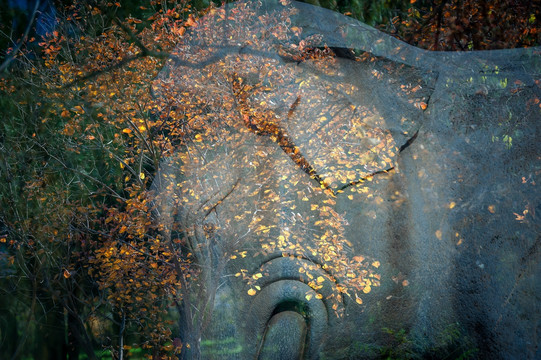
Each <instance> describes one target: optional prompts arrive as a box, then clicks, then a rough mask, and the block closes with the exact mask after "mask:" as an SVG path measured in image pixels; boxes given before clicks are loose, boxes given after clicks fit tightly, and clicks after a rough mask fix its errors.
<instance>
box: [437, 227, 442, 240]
mask: <svg viewBox="0 0 541 360" xmlns="http://www.w3.org/2000/svg"><path fill="white" fill-rule="evenodd" d="M436 237H437V238H438V240H441V230H439V229H438V230H436Z"/></svg>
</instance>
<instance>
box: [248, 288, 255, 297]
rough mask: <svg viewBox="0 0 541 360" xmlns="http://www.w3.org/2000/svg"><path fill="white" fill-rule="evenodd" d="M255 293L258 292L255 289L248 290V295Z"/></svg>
mask: <svg viewBox="0 0 541 360" xmlns="http://www.w3.org/2000/svg"><path fill="white" fill-rule="evenodd" d="M255 293H256V291H255V289H252V288H250V290H248V295H250V296H254V295H255Z"/></svg>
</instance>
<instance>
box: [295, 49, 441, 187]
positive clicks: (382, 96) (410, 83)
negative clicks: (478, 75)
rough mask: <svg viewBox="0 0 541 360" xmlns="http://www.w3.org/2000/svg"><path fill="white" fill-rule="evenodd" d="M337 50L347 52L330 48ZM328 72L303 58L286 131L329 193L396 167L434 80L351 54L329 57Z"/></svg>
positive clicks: (403, 66)
mask: <svg viewBox="0 0 541 360" xmlns="http://www.w3.org/2000/svg"><path fill="white" fill-rule="evenodd" d="M334 52H335V53H338V54H341V52H349V53H351V54H353V52H352V51H351V50H348V49H342V50H338V51H337V50H336V49H335V50H334ZM328 61H329V62H330V63H333V67H334V70H333V73H332V75H330V74H329V70H328V68H327V69H321V64H317V63H315V62H310V61H306V62H303V63H301V64H299V65H298V66H300V67H304V68H305V71H302V72H298V73H299V74H300V78H298V79H296V80H295V81H296V82H297V83H299V84H302V86H300V89H299V96H298V98H297V100H296V103H295V104H294V106H293V105H292V106H291V109H290V111H289V114H288V116H287V120H286V121H285V128H286V130H287V133H288V134H289V136H290V137H291V139H292V141H293V142H294V143H295V145H296V147H297V148H298V149H299V152H300V154H302V155H303V156H304V158H305V159H306V161H307V162H308V163H309V164H310V165H311V166H312V168H313V169H314V171H315V172H316V173H317V174H318V176H319V177H320V178H321V181H322V183H323V184H324V185H325V187H329V188H331V189H332V190H333V191H334V192H336V191H338V190H340V189H343V188H345V187H347V186H349V185H351V184H353V183H357V182H360V181H362V180H363V179H365V178H368V177H371V176H373V175H374V174H377V173H380V172H384V171H387V170H389V169H392V168H394V167H395V166H396V157H397V156H398V154H399V153H400V151H402V150H403V149H405V148H406V147H407V146H408V145H409V144H410V143H411V142H412V141H413V139H414V138H415V136H416V135H417V132H418V130H419V128H420V127H421V125H422V123H423V118H424V112H425V111H427V108H428V103H429V99H430V95H431V93H432V90H433V82H434V79H435V76H433V74H432V73H431V72H430V71H425V70H422V69H419V68H416V67H413V66H409V65H406V64H403V63H399V62H395V61H391V60H389V59H385V58H382V57H376V56H373V55H371V54H369V53H364V54H360V55H359V54H356V56H355V58H354V59H349V58H335V59H329V60H328Z"/></svg>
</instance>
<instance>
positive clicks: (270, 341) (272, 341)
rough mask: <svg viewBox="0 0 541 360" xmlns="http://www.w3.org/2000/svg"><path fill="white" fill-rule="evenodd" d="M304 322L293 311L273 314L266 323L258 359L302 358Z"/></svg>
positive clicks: (300, 316) (289, 359) (295, 359)
mask: <svg viewBox="0 0 541 360" xmlns="http://www.w3.org/2000/svg"><path fill="white" fill-rule="evenodd" d="M305 338H306V322H305V321H304V318H303V317H302V315H300V314H299V313H297V312H295V311H282V312H279V313H278V314H276V315H274V316H273V317H272V318H271V319H270V321H269V324H268V325H267V329H266V331H265V335H264V337H263V346H262V348H261V350H260V352H259V356H258V359H261V360H270V359H283V360H297V359H302V358H303V353H304V343H305Z"/></svg>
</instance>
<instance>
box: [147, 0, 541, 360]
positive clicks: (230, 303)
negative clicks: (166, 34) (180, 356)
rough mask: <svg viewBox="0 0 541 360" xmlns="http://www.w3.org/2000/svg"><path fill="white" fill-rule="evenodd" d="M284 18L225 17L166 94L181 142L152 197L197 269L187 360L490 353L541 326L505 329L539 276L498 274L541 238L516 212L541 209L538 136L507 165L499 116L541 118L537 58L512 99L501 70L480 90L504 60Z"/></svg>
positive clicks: (172, 74) (309, 13)
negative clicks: (531, 184)
mask: <svg viewBox="0 0 541 360" xmlns="http://www.w3.org/2000/svg"><path fill="white" fill-rule="evenodd" d="M272 4H273V5H265V6H263V5H261V4H259V3H257V2H241V3H237V4H235V5H233V6H230V7H227V8H222V9H213V10H211V11H210V13H209V14H207V15H206V16H205V17H204V18H203V19H202V20H201V21H200V22H199V23H198V24H197V27H194V28H193V29H192V30H191V32H190V33H189V35H188V36H187V37H186V40H185V41H184V42H183V43H182V44H181V45H179V46H178V47H177V48H176V49H175V51H174V52H173V54H172V56H171V59H170V60H169V61H168V63H167V65H166V66H165V68H164V70H163V71H162V72H161V74H160V76H159V78H158V79H157V81H156V84H155V86H154V90H155V92H156V96H159V97H160V98H162V99H163V108H162V112H163V113H165V114H167V116H169V117H170V118H171V119H170V121H172V122H176V124H178V126H177V127H173V128H174V131H172V133H171V134H166V136H170V137H171V138H174V139H176V140H175V141H173V143H174V144H173V145H172V146H171V151H170V154H169V156H168V158H167V159H166V160H164V162H163V164H162V169H161V173H160V177H159V178H158V179H157V180H156V188H157V189H158V190H159V191H160V192H162V193H165V194H168V196H167V198H168V201H165V202H164V204H163V206H162V207H161V208H160V213H161V215H162V216H163V217H164V219H166V223H167V224H168V231H169V235H170V236H171V238H170V240H171V241H172V243H175V244H176V246H177V251H178V252H179V253H181V254H182V256H185V257H188V258H189V259H190V261H191V262H192V264H193V267H194V269H196V270H195V271H194V272H193V273H192V274H191V275H193V276H191V277H193V280H190V279H187V281H186V284H184V287H185V289H184V290H185V296H184V303H185V306H184V310H183V311H182V317H183V319H184V320H185V321H184V323H183V324H184V325H181V326H182V327H183V329H184V330H183V331H184V335H183V338H184V341H185V342H186V343H189V344H190V347H191V349H192V350H190V351H192V353H191V355H192V356H199V355H200V356H202V357H203V358H238V359H246V358H254V357H260V358H280V359H283V358H287V357H286V356H289V357H290V358H300V357H302V358H307V359H308V358H310V359H311V358H318V357H320V356H321V354H325V355H324V357H325V358H359V357H361V358H370V357H377V356H382V355H386V354H387V355H389V354H391V355H392V354H395V355H396V356H402V355H404V356H405V354H410V355H412V356H413V355H414V354H417V355H419V356H420V355H423V354H424V355H431V354H432V355H433V354H436V353H438V352H439V353H440V354H446V353H449V354H453V352H455V354H458V355H462V354H466V353H468V352H469V351H472V352H473V351H481V352H486V353H489V352H490V351H492V350H490V346H487V347H485V348H484V347H483V345H480V341H481V340H480V339H482V338H483V337H486V338H489V339H491V340H490V341H494V342H495V343H502V344H503V343H504V342H506V341H508V338H509V337H506V336H503V335H502V333H503V327H504V326H505V327H507V326H509V324H510V323H511V324H512V326H514V327H515V329H517V331H524V332H527V331H529V330H532V329H533V328H535V324H534V323H532V322H528V321H518V320H517V321H516V322H513V320H511V319H512V316H513V314H516V313H522V312H525V311H529V310H530V309H531V306H532V302H531V301H533V300H530V298H529V297H527V296H526V295H518V294H517V295H516V296H517V298H519V299H520V304H515V305H508V304H506V303H505V300H506V298H505V296H504V295H505V294H507V295H509V298H511V297H512V296H513V293H512V292H506V291H505V289H507V288H508V287H509V286H513V285H512V283H513V282H514V281H515V280H517V279H516V276H518V274H526V273H519V272H518V271H519V270H518V268H514V265H511V262H512V261H514V258H513V259H508V260H504V258H505V256H507V255H506V254H507V251H512V252H514V253H516V254H517V255H516V257H519V256H521V254H522V253H521V252H520V251H521V250H523V249H524V250H526V249H527V248H529V247H531V246H534V247H536V246H537V247H538V243H539V240H535V239H534V238H533V237H531V233H532V232H534V233H535V227H534V225H531V224H530V225H528V224H519V223H518V222H516V221H515V218H514V217H513V216H512V213H513V209H515V208H514V207H511V205H510V204H509V203H506V202H505V201H504V200H506V199H510V198H513V201H515V203H516V204H517V206H519V204H522V203H521V201H526V199H530V200H532V201H533V202H534V203H533V205H531V206H537V205H538V204H539V201H538V200H539V199H538V192H537V191H535V190H533V188H527V187H525V188H524V189H526V190H524V189H523V188H521V189H520V192H519V193H517V191H518V187H520V186H521V181H519V179H521V178H522V177H523V176H524V177H527V176H528V175H529V176H535V175H534V174H537V173H535V171H539V158H536V156H535V155H533V154H532V152H531V151H533V150H528V149H527V148H524V147H525V146H526V147H527V146H534V147H535V148H537V149H538V148H539V147H538V145H536V142H535V141H533V137H532V136H533V135H535V134H537V133H538V130H537V129H538V128H539V125H538V124H537V125H535V130H534V129H533V128H522V127H521V129H520V131H521V135H520V136H521V137H520V139H521V140H520V141H522V145H520V144H516V142H515V143H514V145H513V146H515V147H511V146H503V147H497V145H494V144H495V142H494V136H497V137H498V139H500V140H498V141H501V142H504V141H506V140H505V138H504V135H502V134H503V132H504V130H503V129H500V128H498V125H496V124H497V121H495V120H494V119H493V118H492V115H494V116H500V115H501V114H498V112H499V111H500V110H502V111H503V109H504V108H503V107H505V110H506V111H507V110H508V114H511V115H505V116H506V117H508V118H509V119H511V117H513V116H515V117H516V116H520V117H522V120H520V121H523V122H524V123H526V122H532V123H533V119H534V118H535V117H536V116H537V117H538V116H539V108H535V106H536V105H535V104H533V105H532V106H531V107H528V106H527V104H528V101H534V102H535V100H533V99H534V98H536V96H537V97H538V96H539V95H538V94H539V83H538V82H537V83H536V82H535V81H536V78H535V77H536V76H537V79H539V65H538V64H536V62H535V61H534V60H532V59H534V58H533V57H531V54H532V51H530V52H528V51H526V50H525V51H522V52H520V50H519V51H517V52H509V54H507V55H508V57H507V60H505V61H507V63H509V64H514V67H513V68H509V69H507V70H506V71H507V73H505V75H504V76H507V77H513V80H517V81H520V84H519V83H517V84H518V85H517V87H516V88H517V89H518V90H517V92H518V94H516V95H514V96H515V97H514V98H513V97H512V96H511V95H509V98H508V97H507V93H506V91H507V90H508V89H505V88H503V89H502V87H501V84H500V83H499V81H500V80H501V78H502V73H503V72H504V70H500V71H501V73H499V74H494V73H492V74H488V71H485V73H483V74H482V75H479V71H481V70H483V69H485V70H486V69H492V68H493V67H494V66H496V65H494V64H497V66H499V67H498V68H499V69H502V66H501V64H500V62H499V61H503V60H502V59H504V57H502V56H501V55H498V54H497V53H482V54H473V55H472V54H466V55H445V54H432V53H428V52H424V51H421V50H419V49H416V48H413V47H410V46H408V45H406V44H404V43H401V42H399V41H397V40H395V39H392V38H390V37H388V36H386V35H383V34H381V33H380V32H378V31H376V30H374V29H372V28H369V27H367V26H365V25H363V24H361V23H359V22H356V21H354V20H351V19H349V18H346V17H344V16H342V15H339V14H336V13H333V12H330V11H327V10H323V9H319V8H315V7H312V6H309V5H305V4H300V3H290V4H288V5H281V4H280V3H276V4H275V3H274V2H272ZM525 68H528V69H530V70H528V71H523V69H525ZM532 74H533V76H532ZM474 76H475V78H474ZM482 77H484V78H485V80H482ZM487 77H488V80H487ZM470 78H471V80H470ZM483 81H484V82H483ZM506 81H510V80H506ZM537 81H538V80H537ZM536 84H537V85H536ZM481 86H483V88H482V89H483V90H484V89H487V91H488V95H487V94H486V93H485V92H483V94H481V95H479V88H481ZM536 94H537V95H536ZM479 96H482V97H481V98H480V97H479ZM504 99H505V101H506V105H503V104H502V103H501V101H503V100H504ZM502 106H503V107H502ZM501 116H503V115H501ZM505 116H504V117H505ZM502 121H503V120H502ZM520 124H522V123H520ZM530 125H533V124H530ZM516 127H517V128H518V127H520V126H518V125H517V126H516ZM514 129H515V128H514ZM505 131H507V130H505ZM500 133H501V134H500ZM494 134H497V135H494ZM511 136H512V135H510V134H508V135H507V137H508V138H510V137H511ZM513 136H517V135H513ZM514 141H516V140H514ZM507 144H508V145H509V144H510V143H509V141H508V142H507ZM526 144H529V145H526ZM492 145H494V147H493V148H491V149H490V150H489V149H487V147H488V146H492ZM496 154H497V155H496ZM474 156H477V158H475V157H474ZM494 156H499V157H505V158H506V159H508V161H521V162H522V163H523V164H524V165H523V166H524V168H523V169H518V170H516V171H514V170H513V171H514V172H513V175H511V174H506V175H505V176H501V177H500V178H496V176H497V174H499V173H500V172H501V171H504V172H505V171H508V170H507V168H506V167H505V166H504V164H502V163H501V162H502V161H503V162H505V160H502V159H499V161H500V162H498V163H495V164H494V163H493V165H494V167H491V166H489V164H486V163H485V162H491V161H494V159H493V157H494ZM509 166H511V165H509ZM536 166H537V168H536ZM502 169H503V170H502ZM535 169H537V170H535ZM509 171H511V170H509ZM513 176H516V178H514V177H513ZM515 180H517V182H516V184H515V183H514V182H513V181H515ZM515 185H516V186H515ZM496 191H501V192H504V193H505V192H508V193H507V194H506V195H501V196H502V198H500V197H498V196H500V195H498V194H499V193H498V194H497V193H496ZM509 192H512V193H513V195H509ZM526 194H527V195H526ZM535 196H537V200H534V199H535ZM536 201H537V202H536ZM536 204H537V205H536ZM519 207H520V206H519ZM485 209H487V210H486V211H485ZM495 219H497V220H495ZM535 226H537V225H535ZM489 234H490V235H489ZM494 234H501V235H494ZM498 236H500V237H498ZM513 236H515V237H517V238H516V241H521V242H522V243H523V244H522V245H517V244H515V243H509V242H507V241H510V240H509V239H510V237H513ZM490 237H496V240H494V239H492V240H491V239H490ZM498 239H499V240H498ZM489 249H490V253H489ZM535 249H537V248H535ZM535 251H536V253H537V250H535ZM485 252H486V253H485ZM535 259H538V258H537V257H535ZM498 261H500V262H502V261H509V264H507V265H502V266H503V267H505V268H506V269H507V270H502V269H500V268H498V266H497V265H496V264H497V263H498ZM525 261H526V265H525V266H530V265H529V264H533V265H536V264H537V260H535V263H531V261H534V260H532V259H527V260H525ZM481 265H482V266H481ZM533 265H532V266H533ZM538 270H539V267H538V266H537V271H533V273H534V274H535V273H538V272H539V271H538ZM507 271H510V273H507ZM510 274H514V275H510ZM530 274H531V273H530ZM520 276H523V275H520ZM532 276H533V275H532ZM517 281H518V280H517ZM522 285H524V283H522ZM515 286H521V285H520V284H518V283H517V285H515ZM524 286H526V285H524ZM528 289H531V287H529V288H528ZM472 291H473V293H472ZM498 291H501V292H502V293H499V294H498V296H496V297H495V296H494V295H495V293H498ZM538 294H539V293H537V295H535V296H538ZM487 296H490V297H492V298H491V299H490V300H487V298H486V297H487ZM517 301H519V300H517ZM470 305H471V306H472V308H469V306H470ZM498 306H500V307H501V309H499V310H497V309H496V308H495V307H498ZM517 336H518V335H517ZM528 341H529V340H528ZM502 346H503V348H505V351H507V353H509V354H515V353H517V352H520V351H522V350H523V349H519V348H516V347H514V346H511V345H507V343H505V345H502ZM393 351H403V354H399V353H393ZM528 351H530V353H531V351H533V350H528ZM536 351H537V350H536ZM188 354H189V352H188Z"/></svg>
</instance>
